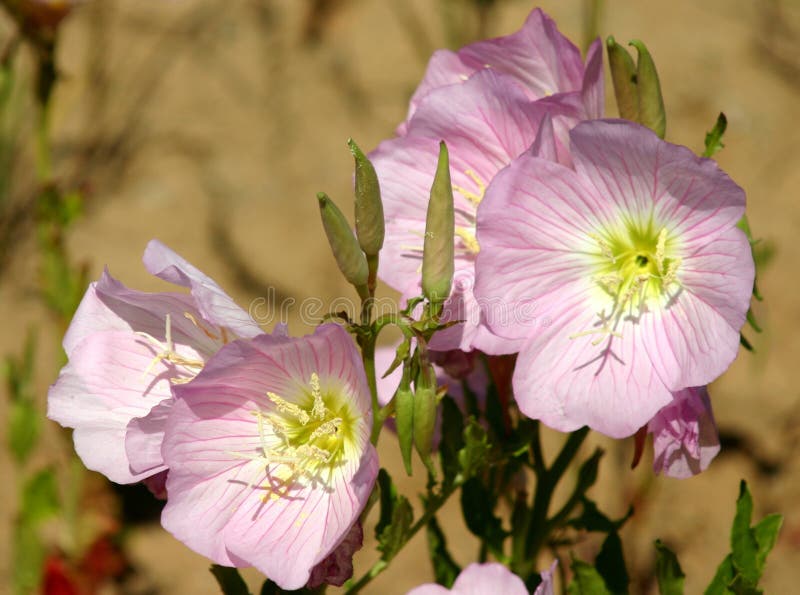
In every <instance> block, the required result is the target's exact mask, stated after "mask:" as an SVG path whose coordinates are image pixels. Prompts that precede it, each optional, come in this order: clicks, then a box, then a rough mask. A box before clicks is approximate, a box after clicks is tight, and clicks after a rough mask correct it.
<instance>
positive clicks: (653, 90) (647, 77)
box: [630, 39, 667, 138]
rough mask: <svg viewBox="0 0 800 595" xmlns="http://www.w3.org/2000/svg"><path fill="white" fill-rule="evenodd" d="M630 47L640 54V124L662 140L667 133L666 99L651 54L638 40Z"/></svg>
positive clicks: (638, 68)
mask: <svg viewBox="0 0 800 595" xmlns="http://www.w3.org/2000/svg"><path fill="white" fill-rule="evenodd" d="M630 45H632V46H633V47H635V48H636V51H637V52H639V60H638V63H637V67H636V84H637V87H638V89H639V122H640V123H642V124H644V125H645V126H647V127H648V128H650V129H651V130H652V131H653V132H655V133H656V134H657V135H658V136H659V137H660V138H664V135H665V134H666V132H667V114H666V112H665V110H664V98H663V97H662V95H661V83H659V82H658V72H656V65H655V63H654V62H653V58H652V56H650V52H648V51H647V48H646V47H645V45H644V44H643V43H642V42H641V41H639V40H638V39H634V40H633V41H631V42H630Z"/></svg>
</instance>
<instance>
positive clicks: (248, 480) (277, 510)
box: [162, 324, 378, 589]
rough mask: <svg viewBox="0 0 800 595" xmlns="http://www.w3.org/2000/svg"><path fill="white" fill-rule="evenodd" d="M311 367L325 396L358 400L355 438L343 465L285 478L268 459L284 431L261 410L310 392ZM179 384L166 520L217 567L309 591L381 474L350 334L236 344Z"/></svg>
mask: <svg viewBox="0 0 800 595" xmlns="http://www.w3.org/2000/svg"><path fill="white" fill-rule="evenodd" d="M312 374H317V375H318V378H319V384H320V389H321V391H322V393H323V394H327V393H328V392H329V391H335V392H336V393H337V394H339V395H341V397H342V398H343V399H346V402H347V403H348V404H349V406H350V407H352V413H353V414H354V415H356V416H357V417H356V418H354V421H353V423H354V424H355V426H354V427H353V428H352V431H353V432H354V435H353V436H352V439H350V438H348V439H347V441H346V442H345V443H344V444H343V446H344V448H345V450H344V451H343V459H342V461H341V463H340V464H338V465H337V466H334V467H323V468H322V469H321V470H320V472H319V474H318V475H315V476H313V477H304V478H303V480H302V481H299V480H290V481H289V483H288V484H286V483H282V479H283V480H285V479H286V475H285V472H286V471H287V467H286V466H285V465H282V464H281V463H275V462H269V463H266V462H265V459H264V458H263V456H262V455H263V454H264V453H265V452H266V451H265V449H268V450H270V449H272V448H274V447H276V446H279V445H281V444H282V442H281V439H280V438H279V436H278V435H277V434H275V433H274V431H272V430H271V429H270V426H267V427H266V430H265V429H264V426H263V425H262V426H260V422H259V420H260V419H261V418H260V417H259V415H260V414H261V413H265V412H274V411H275V410H276V407H277V405H276V404H275V403H274V402H273V401H272V399H271V398H270V397H268V393H269V392H273V393H276V394H278V395H282V396H283V397H286V399H288V401H289V402H292V400H293V399H294V400H295V401H294V402H296V403H297V402H299V401H297V400H296V399H298V398H302V399H306V398H307V395H308V394H309V393H308V391H309V388H308V387H309V382H310V379H311V377H312ZM174 391H175V394H176V397H177V399H176V401H175V404H174V406H173V410H172V412H171V413H170V415H169V417H168V420H167V428H166V433H165V438H164V443H163V448H162V452H163V454H164V459H165V461H166V463H167V464H168V465H169V466H170V473H169V477H168V481H167V490H168V492H169V501H168V503H167V506H166V508H165V509H164V513H163V516H162V523H163V524H164V526H165V528H167V530H169V531H170V532H172V533H173V534H174V535H175V536H176V537H177V538H178V539H180V540H181V541H183V542H184V543H186V544H187V545H188V546H189V547H191V548H192V549H194V550H196V551H198V552H200V553H202V554H204V555H206V556H208V557H210V558H211V559H213V560H214V561H216V562H218V563H221V564H228V565H235V566H245V565H253V566H256V567H257V568H258V569H259V570H261V571H262V572H264V573H265V574H267V575H268V576H269V578H271V579H272V580H273V581H275V582H276V583H277V584H279V585H280V586H281V587H282V588H284V589H297V588H299V587H302V586H303V585H304V584H305V583H306V582H307V581H308V579H309V574H310V572H311V569H312V568H313V567H314V566H315V565H316V564H318V563H319V562H320V561H321V560H323V559H324V558H325V557H326V556H327V555H328V554H329V553H330V552H331V551H332V550H333V549H334V548H335V547H336V546H337V545H338V544H339V542H340V541H341V540H342V539H343V538H344V536H345V535H346V534H347V532H348V530H349V528H350V527H351V526H352V524H353V523H354V522H355V521H356V520H357V518H358V515H359V514H360V512H361V510H362V509H363V506H364V504H365V503H366V500H367V498H368V496H369V493H370V492H371V489H372V486H373V484H374V480H375V477H376V475H377V471H378V465H377V453H376V452H375V449H374V447H372V445H371V444H370V443H369V433H370V430H371V408H370V397H369V392H368V389H367V385H366V377H365V375H364V371H363V366H362V365H361V363H360V358H359V355H358V352H357V350H356V348H355V346H354V344H353V342H352V339H350V337H349V335H348V334H347V332H346V331H345V330H344V329H343V328H342V327H340V326H338V325H333V324H328V325H323V326H321V327H319V328H318V329H317V331H316V332H315V334H314V335H310V336H308V337H303V338H300V339H288V338H275V337H269V336H264V335H262V336H259V337H256V338H255V339H253V340H251V341H235V342H233V343H231V344H229V345H226V346H225V347H223V348H222V349H221V350H220V351H219V353H217V355H216V356H214V357H213V358H212V359H211V360H209V362H208V364H207V365H206V367H205V368H204V370H203V371H202V372H201V373H200V374H199V375H198V376H197V377H196V378H195V379H194V380H193V381H192V382H190V383H188V384H183V385H178V386H176V387H175V389H174ZM298 395H300V396H299V397H298ZM256 414H259V415H256ZM351 440H352V442H351ZM270 452H271V450H270ZM252 457H256V460H253V459H252ZM259 457H261V458H259ZM281 470H282V471H283V472H284V473H283V474H282V473H281ZM281 478H282V479H281ZM287 559H288V560H291V561H292V563H291V564H287V562H286V561H287Z"/></svg>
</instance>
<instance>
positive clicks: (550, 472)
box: [512, 428, 589, 580]
mask: <svg viewBox="0 0 800 595" xmlns="http://www.w3.org/2000/svg"><path fill="white" fill-rule="evenodd" d="M537 429H538V428H537ZM588 433H589V429H588V428H581V429H580V430H576V431H575V432H572V433H571V434H570V435H569V438H567V441H566V442H565V444H564V446H563V448H562V449H561V452H560V453H559V454H558V456H557V457H556V460H555V461H554V462H553V465H552V466H551V467H550V468H549V469H547V468H546V467H545V466H544V462H543V460H542V459H541V446H540V445H535V444H534V445H532V448H533V449H534V451H535V452H537V451H538V453H539V456H538V457H535V459H534V471H535V472H536V491H535V493H534V497H533V509H532V510H531V512H530V514H529V515H527V519H526V520H525V522H524V524H523V526H521V527H520V531H521V532H522V535H524V536H525V538H524V540H523V539H518V540H515V542H514V546H515V547H514V551H513V556H512V570H513V571H514V572H515V573H516V574H518V575H519V576H520V577H522V579H523V580H527V578H528V577H529V576H530V575H531V573H533V572H534V571H535V566H536V557H537V555H538V553H539V550H540V549H541V547H542V546H543V545H544V544H545V542H546V541H547V538H548V536H549V535H550V533H551V532H552V530H553V529H554V528H556V526H555V524H553V523H550V522H548V519H547V515H548V512H549V510H550V503H551V500H552V498H553V493H554V492H555V489H556V486H557V485H558V482H559V481H561V478H562V477H563V476H564V472H565V471H566V470H567V468H568V467H569V465H570V463H572V461H573V460H574V459H575V456H576V455H577V454H578V451H579V450H580V447H581V445H582V444H583V441H584V440H585V439H586V436H587V435H588ZM538 440H539V434H538V431H537V432H536V436H535V442H538ZM537 461H540V462H537ZM569 504H570V503H568V505H569ZM573 506H574V504H572V505H570V506H565V507H564V508H562V510H561V511H559V515H557V516H558V517H559V521H561V522H563V520H564V519H562V518H561V516H563V514H564V512H565V509H567V510H566V513H567V514H568V513H569V511H570V510H571V509H572V507H573Z"/></svg>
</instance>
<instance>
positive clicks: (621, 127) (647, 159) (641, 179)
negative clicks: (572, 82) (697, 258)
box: [570, 120, 745, 252]
mask: <svg viewBox="0 0 800 595" xmlns="http://www.w3.org/2000/svg"><path fill="white" fill-rule="evenodd" d="M570 137H571V139H572V154H573V158H574V160H575V168H576V170H577V172H578V174H580V175H582V176H586V177H587V178H588V179H589V180H591V181H592V183H593V184H594V185H595V187H596V188H597V190H598V191H599V192H600V193H601V194H602V195H603V196H604V197H605V199H606V200H607V201H609V202H611V203H612V204H614V205H616V207H617V209H618V210H619V212H620V213H621V214H624V215H626V216H629V217H631V216H632V217H633V218H634V220H636V221H648V220H650V219H651V218H652V220H653V221H654V223H655V224H656V225H657V226H660V227H664V228H667V230H668V231H669V233H670V235H671V236H675V237H678V238H680V245H681V247H682V248H683V249H684V250H686V251H687V252H692V251H693V250H695V249H696V248H697V246H698V245H706V244H708V243H710V242H713V241H714V240H715V239H716V238H717V237H718V236H719V235H721V234H722V233H724V232H725V231H727V230H728V229H729V228H730V227H731V226H732V225H734V224H735V223H736V222H737V221H738V220H739V219H741V217H742V215H743V214H744V198H745V197H744V191H743V190H742V189H741V188H740V187H739V186H737V185H736V184H735V183H734V182H733V181H732V180H731V179H730V178H729V177H728V176H727V174H725V172H723V171H722V170H721V169H719V167H718V166H717V164H716V163H715V162H714V161H712V160H710V159H705V158H701V157H697V156H695V155H694V154H693V153H692V152H691V151H690V150H689V149H688V148H686V147H683V146H679V145H673V144H671V143H667V142H664V141H662V140H661V139H659V138H658V136H656V134H655V133H654V132H653V131H651V130H650V129H648V128H645V127H644V126H640V125H638V124H633V123H632V122H628V121H625V120H595V121H590V122H582V123H581V124H579V125H578V126H576V127H575V128H574V129H573V130H572V132H571V133H570Z"/></svg>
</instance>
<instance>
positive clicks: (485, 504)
mask: <svg viewBox="0 0 800 595" xmlns="http://www.w3.org/2000/svg"><path fill="white" fill-rule="evenodd" d="M495 505H496V500H495V497H494V495H493V494H492V492H491V491H489V490H488V489H487V488H486V486H484V485H483V483H482V482H481V480H480V479H478V478H477V477H473V478H471V479H468V480H467V481H466V482H465V483H464V485H463V486H461V512H462V513H463V515H464V521H465V523H466V525H467V529H469V530H470V532H471V533H472V534H473V535H475V536H476V537H479V538H480V539H481V541H483V542H484V543H485V544H486V545H487V547H488V548H489V550H490V551H491V552H492V553H493V554H495V556H497V557H500V558H502V555H503V540H505V538H506V535H507V534H506V532H505V531H504V530H503V524H502V521H501V520H500V519H499V518H498V517H497V516H495V515H494V508H495Z"/></svg>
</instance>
